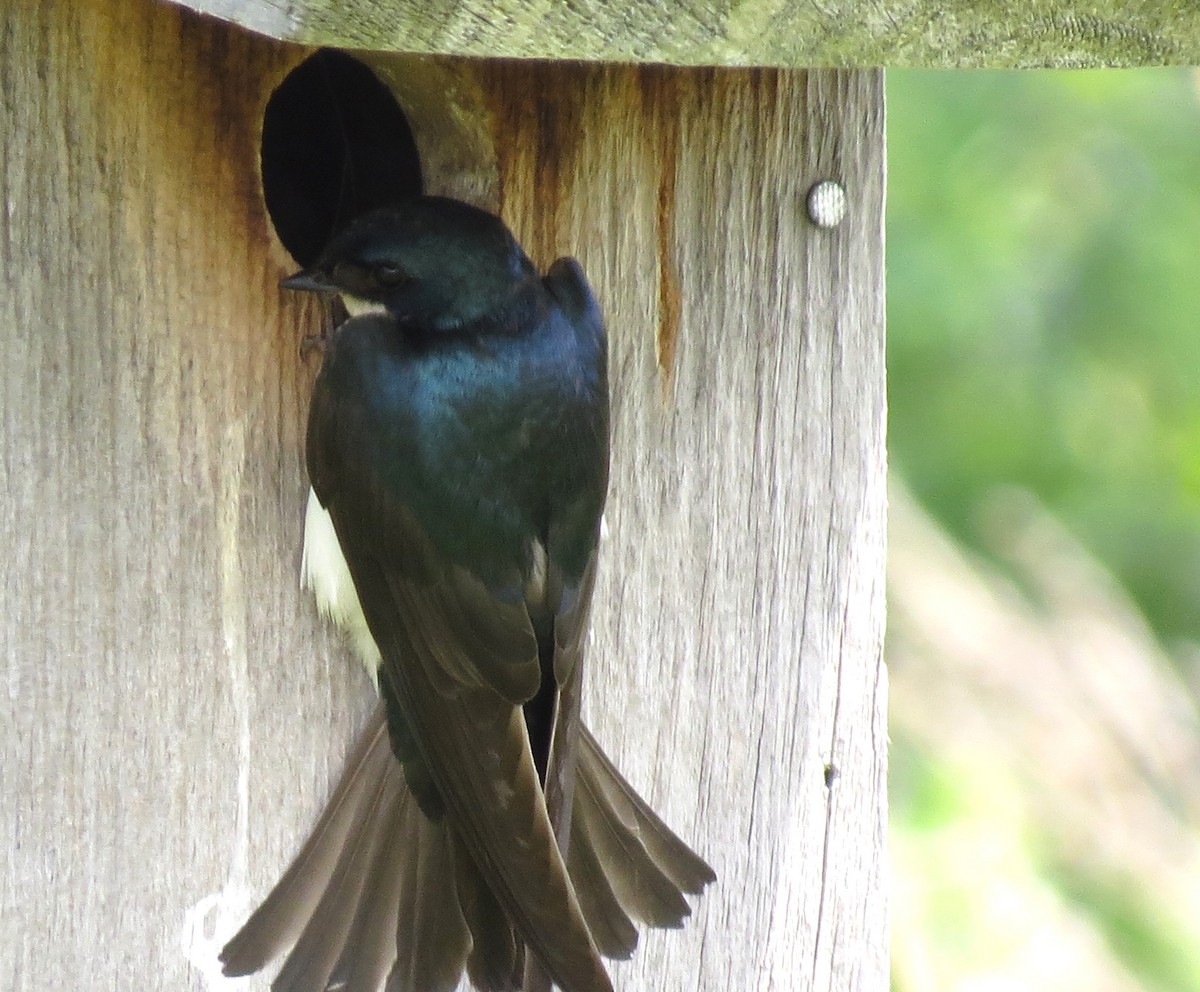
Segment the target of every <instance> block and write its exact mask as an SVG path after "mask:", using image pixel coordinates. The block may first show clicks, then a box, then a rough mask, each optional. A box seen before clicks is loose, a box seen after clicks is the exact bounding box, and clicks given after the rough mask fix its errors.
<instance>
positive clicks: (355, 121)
mask: <svg viewBox="0 0 1200 992" xmlns="http://www.w3.org/2000/svg"><path fill="white" fill-rule="evenodd" d="M261 155H262V180H263V197H264V198H265V200H266V205H267V212H268V213H269V214H270V216H271V221H272V222H273V223H274V225H275V231H276V233H277V234H278V235H279V240H280V241H281V242H283V246H284V247H285V248H286V249H287V250H288V251H289V252H290V253H291V255H292V257H293V258H294V259H295V260H296V262H297V263H299V264H300V265H301V266H307V265H311V264H312V263H313V262H314V261H315V260H316V258H317V256H318V255H319V254H320V252H321V249H322V248H323V247H324V246H325V244H326V243H327V242H328V241H329V239H330V237H332V236H333V234H335V233H336V232H337V231H339V230H340V229H341V228H342V227H344V226H345V225H346V224H347V223H348V222H349V221H350V220H352V219H353V218H354V217H356V216H357V215H358V214H361V213H362V212H363V211H365V210H370V209H371V208H372V207H379V206H384V205H387V204H391V203H396V202H398V201H401V200H404V199H408V198H409V197H413V196H419V195H420V193H421V190H422V180H421V163H420V159H419V157H418V155H417V147H416V144H415V143H414V142H413V136H412V130H411V128H410V127H409V124H408V120H407V119H406V118H405V116H404V111H402V110H401V109H400V105H399V104H398V103H397V102H396V99H395V97H394V96H393V95H392V92H391V90H389V89H388V88H387V87H386V86H384V84H383V83H381V82H380V81H379V79H378V78H377V77H376V76H375V74H374V73H373V72H372V71H371V70H370V69H368V68H367V67H366V66H365V65H363V64H362V63H361V62H359V61H358V60H357V59H354V58H352V57H351V56H349V55H346V54H345V53H344V52H339V51H335V50H333V49H328V48H323V49H321V50H320V51H318V52H316V53H314V54H313V55H312V56H310V57H309V58H307V59H305V61H304V62H302V63H301V64H300V65H299V66H297V67H296V68H295V69H293V70H292V72H291V73H289V74H288V76H287V78H286V79H284V81H283V82H282V83H280V84H279V87H278V89H276V90H275V92H274V93H272V94H271V98H270V100H268V101H267V109H266V112H265V114H264V116H263V134H262V153H261Z"/></svg>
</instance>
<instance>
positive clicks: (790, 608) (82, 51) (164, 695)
mask: <svg viewBox="0 0 1200 992" xmlns="http://www.w3.org/2000/svg"><path fill="white" fill-rule="evenodd" d="M0 17H2V18H3V24H2V25H0V44H2V45H3V51H0V83H2V85H3V88H4V93H5V101H4V104H3V105H4V107H5V111H4V113H5V119H4V121H3V132H4V135H5V140H4V142H3V145H2V146H0V148H2V151H0V155H2V158H0V182H2V185H3V188H4V190H5V196H6V213H5V215H4V218H3V225H2V231H3V241H2V242H0V286H2V287H3V288H2V290H0V327H2V328H3V329H4V330H3V334H4V338H5V347H4V356H5V358H4V363H3V366H2V369H0V376H2V381H0V390H2V393H0V404H2V405H0V409H2V411H3V418H4V421H3V422H4V434H3V459H2V461H0V473H2V474H0V488H2V490H3V501H2V502H0V513H2V514H3V517H2V519H3V537H2V549H3V553H4V554H5V556H6V557H7V559H8V560H9V563H10V564H9V568H8V569H7V570H6V572H5V577H4V580H3V583H2V584H0V589H2V590H3V592H2V594H0V597H2V598H0V616H2V617H3V620H2V621H0V637H2V638H3V642H2V647H3V651H4V657H5V659H6V664H7V669H6V672H7V679H6V688H7V693H6V694H5V696H4V697H3V703H2V704H0V712H2V713H3V721H4V732H3V737H2V739H0V777H2V781H3V787H4V793H5V801H4V803H3V806H2V807H0V809H2V812H0V837H4V838H6V843H5V850H6V852H7V860H6V870H5V871H4V872H3V874H2V876H0V911H2V913H3V919H4V923H5V927H4V939H3V954H2V955H0V962H2V964H0V984H2V985H3V987H5V988H11V989H14V990H18V992H26V990H30V992H32V990H38V992H41V990H44V989H71V990H74V989H80V988H95V989H109V988H124V987H127V986H128V985H129V984H130V982H134V983H136V985H137V987H138V988H140V989H147V990H154V989H164V990H165V989H172V990H176V989H180V988H209V989H219V988H225V987H227V986H226V984H225V983H224V982H222V981H221V980H219V979H216V978H214V977H213V969H215V964H214V961H213V956H214V954H215V950H216V948H217V947H218V946H219V944H220V942H221V941H222V940H223V938H224V937H225V936H227V935H228V934H229V932H231V930H232V929H233V928H234V927H235V926H236V925H237V923H239V922H240V920H241V918H242V916H243V914H244V913H245V912H246V911H247V910H248V908H249V906H250V904H251V902H252V900H254V899H256V898H258V897H260V896H261V895H262V894H263V893H264V892H265V891H266V889H267V887H268V886H269V884H270V883H271V882H272V881H273V880H274V878H275V877H276V876H277V874H278V872H279V871H280V870H281V869H282V867H283V866H284V865H285V864H286V862H287V860H288V859H289V858H290V856H291V855H292V853H294V851H295V849H296V846H297V844H298V843H299V841H300V839H301V837H302V834H303V831H304V830H305V829H306V827H307V826H308V825H309V824H310V823H311V821H312V818H313V817H314V816H315V813H316V811H317V809H318V807H319V804H320V802H321V801H322V799H323V798H324V796H325V794H326V791H327V789H328V786H329V781H330V778H331V777H332V776H334V775H335V774H336V773H337V771H338V770H339V768H340V760H341V756H342V755H343V754H344V753H345V751H346V749H347V748H348V746H349V745H350V744H351V741H352V737H353V732H354V728H355V726H356V725H357V724H358V722H359V721H360V720H361V719H362V718H363V717H365V715H366V712H367V710H368V709H369V707H370V705H371V695H372V694H371V690H370V688H369V686H368V684H367V682H366V679H365V676H363V675H362V674H361V673H360V672H357V671H355V669H354V665H353V662H352V661H351V659H350V656H349V652H347V651H345V650H344V649H343V647H342V646H341V645H340V644H338V643H337V642H336V640H334V639H332V638H329V637H327V636H326V634H325V633H324V632H323V631H322V629H321V626H320V623H319V621H318V620H317V618H316V616H315V615H314V611H313V609H312V608H311V606H310V605H309V604H308V603H306V602H304V601H303V600H302V599H301V597H300V595H299V591H298V589H297V581H296V570H297V566H298V557H299V550H298V549H299V544H300V522H301V513H302V507H303V496H304V486H305V482H304V476H303V468H302V464H301V457H300V449H301V434H302V429H303V416H304V408H305V404H306V398H307V391H308V388H309V383H310V380H311V375H312V373H313V368H312V366H311V364H304V363H302V362H301V361H300V359H299V357H298V355H297V344H298V341H299V338H300V335H301V334H302V333H303V332H304V331H305V330H308V329H311V328H312V326H313V325H312V319H313V318H314V317H315V314H314V313H313V312H312V311H308V310H304V309H303V308H302V307H301V306H299V305H297V304H296V303H295V302H294V301H291V300H285V299H284V298H283V297H282V296H281V295H280V294H279V293H278V292H277V291H276V289H275V285H274V283H275V280H276V279H277V278H278V276H279V275H280V274H282V273H283V272H285V271H287V270H288V269H289V267H290V263H289V261H288V259H287V258H286V256H285V253H284V252H283V250H282V249H281V248H280V247H279V246H278V244H277V243H276V242H275V240H274V237H273V235H272V234H271V228H270V223H269V220H268V218H267V217H266V215H265V212H264V208H263V206H262V202H261V196H260V192H259V188H258V182H257V178H256V176H257V168H258V128H259V122H260V119H261V113H262V108H263V106H264V105H265V101H266V98H267V96H268V94H269V92H270V90H271V88H272V87H273V86H274V85H275V84H276V83H277V82H278V80H279V79H280V78H282V76H283V74H284V73H285V72H286V71H287V69H288V68H290V67H291V66H292V65H294V64H296V63H297V62H298V61H299V60H300V59H301V58H302V57H303V56H304V54H305V53H304V52H303V51H301V50H299V49H295V48H289V47H287V46H281V45H278V44H276V43H272V42H268V41H265V40H262V39H255V38H253V37H250V36H248V35H245V34H243V33H241V32H239V31H237V30H236V29H232V28H229V27H226V26H223V25H219V24H216V23H214V22H206V21H203V20H200V19H197V18H196V17H194V16H193V15H190V14H186V13H184V12H181V11H179V10H178V9H175V8H172V7H169V6H162V5H158V4H149V3H147V4H143V3H138V2H134V3H129V4H108V3H105V2H104V0H84V2H80V3H77V4H74V5H61V4H60V5H40V4H34V3H32V2H30V3H24V4H20V5H17V6H16V9H11V8H6V9H5V10H4V12H3V14H0ZM381 58H382V57H381ZM386 58H387V63H386V66H384V65H383V64H382V63H378V64H379V65H380V66H381V68H384V69H386V72H385V73H384V74H385V75H387V76H388V77H389V78H390V79H392V80H393V82H394V84H395V85H396V88H397V91H398V92H401V93H402V94H408V95H409V98H411V99H412V100H413V103H412V104H411V105H410V107H409V109H410V110H411V111H413V116H414V118H416V121H415V123H416V124H417V125H418V126H417V132H418V140H419V142H420V143H421V144H422V151H423V154H424V156H425V160H426V162H427V163H428V162H430V161H438V162H440V163H441V165H440V167H439V170H438V171H437V173H436V174H434V175H431V180H432V181H431V185H432V186H433V187H434V188H435V189H445V190H453V191H457V192H464V191H465V192H467V193H470V192H471V191H474V195H476V196H478V197H480V198H482V200H483V201H484V202H486V203H487V204H488V205H490V206H493V207H499V208H500V209H502V211H503V213H504V214H505V216H506V217H507V218H508V220H509V221H510V222H511V223H512V225H513V226H514V228H515V230H516V231H517V234H518V236H519V237H520V238H521V239H522V240H523V241H524V243H525V244H526V245H527V246H528V248H529V249H530V251H531V253H533V254H534V255H535V257H536V258H537V259H538V261H539V262H541V263H543V264H544V263H548V262H549V261H550V260H551V259H552V258H553V257H555V255H557V254H560V253H562V252H565V251H571V252H574V253H576V254H577V255H578V256H579V257H580V258H581V260H582V261H583V262H584V264H585V266H586V267H587V269H588V271H589V273H590V275H591V277H592V279H593V281H594V283H595V285H596V288H597V291H598V293H599V295H600V297H601V299H602V301H603V302H604V304H605V306H606V309H607V313H608V318H609V323H610V326H611V335H612V366H613V388H614V397H613V400H614V428H615V438H614V446H615V463H614V476H613V486H612V496H611V504H610V510H609V513H608V522H607V537H606V538H605V547H604V555H605V558H604V564H603V575H602V581H601V586H600V589H599V592H598V597H597V609H596V620H595V622H596V631H595V638H594V643H593V653H592V656H591V669H590V676H589V678H590V685H589V693H588V699H587V702H586V704H585V706H586V708H587V710H588V713H589V716H590V719H591V722H592V723H593V724H594V726H595V729H596V732H597V735H598V736H599V737H600V738H601V740H602V741H603V742H604V743H605V744H606V746H609V747H610V748H611V751H612V753H613V755H614V757H615V758H616V759H617V760H618V762H619V764H621V766H622V767H623V768H624V769H625V770H626V771H627V772H628V774H629V777H630V778H631V780H632V781H633V782H634V783H635V784H636V785H638V786H639V787H641V788H644V789H645V790H646V792H647V794H648V795H649V796H650V797H651V798H652V799H653V800H654V801H655V803H656V804H657V805H658V807H659V808H660V810H661V811H662V812H663V814H664V816H665V817H666V819H667V820H668V821H669V822H671V823H672V824H673V825H674V826H675V827H676V828H677V829H678V830H679V831H680V833H681V834H682V835H683V836H685V837H687V838H688V839H689V840H691V841H693V842H694V843H695V845H696V846H697V848H698V849H699V850H700V851H701V852H702V853H704V854H705V855H706V856H707V857H708V858H709V859H710V860H711V861H712V863H713V865H714V867H715V868H716V869H717V871H718V873H719V875H720V880H719V882H718V885H717V886H716V887H715V888H713V889H710V893H709V895H707V896H706V897H705V898H704V899H703V900H702V902H701V904H700V909H699V913H698V916H697V918H696V919H695V920H694V921H693V922H692V924H691V925H689V927H688V928H686V929H685V930H683V931H682V932H680V933H670V934H661V933H659V934H652V935H650V936H648V937H647V938H645V939H644V941H643V947H642V949H641V950H640V951H639V953H638V955H637V957H636V958H635V960H634V961H633V962H632V963H631V964H629V965H622V966H618V967H617V968H615V969H614V970H615V977H616V980H617V982H618V985H619V987H620V988H623V989H655V990H664V992H666V990H683V989H687V990H691V989H703V990H713V992H716V990H721V992H724V990H725V989H728V988H758V989H779V990H791V989H795V988H797V987H805V988H812V989H837V990H839V992H840V990H844V989H865V990H883V989H884V988H885V987H886V983H887V968H886V946H885V944H886V941H885V919H884V917H885V901H886V900H885V894H884V889H885V881H884V876H883V850H884V829H885V781H884V774H885V757H886V755H885V751H886V744H885V742H886V734H885V729H884V711H885V688H884V679H883V670H882V666H881V660H880V652H881V639H882V623H883V557H884V536H883V526H884V525H883V520H884V492H885V490H884V449H883V437H884V401H883V381H884V376H883V315H882V278H883V276H882V273H883V256H882V204H883V130H882V128H883V122H882V95H881V79H880V74H879V73H877V72H865V73H812V74H805V73H802V72H776V71H754V72H746V71H731V70H721V71H708V70H706V71H686V72H685V71H678V70H669V69H664V68H654V69H638V68H633V67H625V68H615V67H601V66H590V67H589V66H550V65H539V64H528V63H525V64H521V63H517V64H499V63H487V62H478V61H472V60H461V61H455V60H437V61H434V62H430V61H428V60H412V59H408V60H406V59H404V58H401V57H396V56H392V57H386ZM431 72H433V73H435V74H441V75H438V76H437V78H439V79H445V80H447V81H448V82H449V81H452V82H453V84H454V85H453V86H452V87H450V89H452V91H453V93H452V99H453V100H454V101H455V105H456V107H457V108H458V110H459V111H460V112H461V114H463V115H466V117H467V118H469V119H470V120H469V121H468V122H467V123H463V122H462V121H460V122H459V124H458V125H455V126H456V127H458V128H459V130H460V131H461V133H459V132H456V133H455V134H454V135H451V136H447V137H444V138H443V139H439V138H438V137H437V129H436V126H435V125H436V118H437V107H436V95H437V91H438V87H431V86H429V85H425V84H422V83H421V80H428V78H430V77H429V75H428V74H429V73H431ZM413 94H416V96H413ZM421 94H424V95H423V96H422V95H421ZM451 116H452V115H449V114H448V115H447V117H446V118H445V119H446V120H447V121H449V120H450V117H451ZM481 122H482V123H481ZM439 140H444V141H446V142H448V143H449V144H450V145H451V146H452V147H451V148H450V149H449V150H447V149H442V152H441V154H440V155H439V153H438V149H437V148H435V147H434V146H435V145H436V144H437V143H438V141H439ZM472 149H474V151H472ZM480 149H484V150H485V152H486V151H487V150H488V149H490V152H487V153H486V154H485V153H484V152H481V151H480ZM489 155H490V157H489ZM478 156H481V157H482V159H483V160H477V157H478ZM826 176H834V177H837V178H839V179H841V180H842V181H843V182H844V183H845V185H846V189H847V192H848V195H849V201H850V212H849V215H848V217H847V219H846V220H845V221H844V222H843V224H842V225H841V226H840V227H838V228H836V229H833V230H829V231H825V230H818V229H816V228H814V227H812V226H811V225H810V224H809V223H808V221H807V220H806V218H805V207H804V197H805V193H806V191H807V189H808V187H809V185H810V184H811V183H812V182H813V181H814V180H816V179H819V178H824V177H826ZM827 769H830V770H831V771H830V774H829V775H828V778H829V780H830V782H831V785H830V786H829V787H827V786H826V778H827V774H826V773H827ZM201 923H204V924H206V926H199V924H201ZM189 927H190V928H191V929H189ZM189 959H190V963H189ZM206 969H208V970H207V971H206ZM228 987H233V986H228ZM237 987H244V988H253V989H258V988H265V987H266V982H265V981H264V980H262V979H254V980H253V981H251V982H250V983H248V984H245V985H239V986H237Z"/></svg>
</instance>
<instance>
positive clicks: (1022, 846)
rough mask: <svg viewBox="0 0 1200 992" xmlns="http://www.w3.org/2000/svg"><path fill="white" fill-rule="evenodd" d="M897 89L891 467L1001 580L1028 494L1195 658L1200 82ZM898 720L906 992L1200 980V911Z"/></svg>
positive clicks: (940, 80) (1065, 81)
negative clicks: (1022, 498) (1068, 839)
mask: <svg viewBox="0 0 1200 992" xmlns="http://www.w3.org/2000/svg"><path fill="white" fill-rule="evenodd" d="M887 96H888V146H889V147H888V186H889V191H888V197H889V201H888V228H887V238H888V336H889V345H888V352H889V353H888V368H889V385H888V388H889V405H890V437H889V450H890V454H891V459H892V464H893V467H894V469H895V470H896V471H897V472H898V474H899V475H900V476H901V477H902V478H903V479H904V481H905V483H906V484H907V485H908V487H910V488H911V490H912V491H913V492H914V494H915V495H916V497H917V498H918V499H919V501H920V502H921V504H922V505H923V506H924V507H925V509H926V510H928V511H929V512H930V513H932V514H933V515H934V516H935V517H936V518H937V519H938V520H939V521H940V522H941V524H942V525H944V526H945V527H946V528H947V529H948V530H949V531H950V533H951V534H952V535H953V536H954V537H955V538H956V539H957V540H958V541H960V542H962V543H963V544H964V545H965V546H966V547H967V548H968V549H971V550H972V551H974V552H975V553H977V554H981V555H984V556H985V557H987V558H989V560H991V561H992V562H993V564H999V565H1002V564H1003V563H1002V562H999V561H998V560H997V558H996V557H995V556H992V555H989V554H988V551H989V549H990V548H994V547H996V546H997V543H1002V540H1001V541H1000V542H998V541H997V539H996V534H995V533H994V530H995V528H997V527H998V526H1000V524H999V523H998V522H997V521H996V520H995V519H993V518H989V516H988V510H987V508H988V506H989V499H988V497H989V495H990V494H992V493H993V492H994V491H996V490H997V488H999V487H1004V486H1010V485H1016V486H1019V487H1022V488H1024V489H1028V490H1030V491H1032V492H1033V493H1034V494H1036V496H1037V497H1038V498H1039V500H1040V502H1041V503H1043V504H1044V505H1045V506H1046V507H1047V508H1048V509H1049V510H1050V512H1051V513H1052V514H1054V516H1055V517H1056V518H1057V519H1058V520H1060V521H1061V522H1062V523H1063V524H1064V525H1065V526H1066V528H1067V529H1068V530H1069V531H1070V532H1072V533H1073V534H1074V535H1075V536H1076V537H1077V538H1078V539H1079V540H1080V541H1081V542H1082V544H1083V545H1084V546H1085V547H1086V548H1087V549H1088V551H1090V552H1091V554H1093V555H1095V556H1096V558H1098V559H1099V560H1100V561H1101V562H1102V563H1103V564H1104V565H1105V566H1106V567H1107V568H1108V569H1109V570H1110V571H1111V572H1112V573H1113V574H1114V575H1115V576H1116V577H1117V578H1118V580H1119V581H1120V582H1121V583H1122V584H1123V585H1124V586H1125V587H1126V588H1127V589H1128V591H1129V592H1130V594H1131V596H1132V597H1133V599H1134V600H1135V601H1136V603H1137V606H1138V608H1139V609H1140V610H1141V611H1142V612H1144V614H1145V616H1146V618H1147V620H1148V621H1149V623H1150V624H1151V625H1152V627H1153V628H1154V631H1155V633H1156V634H1157V635H1158V637H1159V638H1161V639H1162V640H1163V641H1164V642H1165V643H1166V644H1168V645H1174V646H1175V647H1176V650H1175V651H1174V652H1173V654H1174V657H1175V658H1176V659H1179V658H1182V657H1185V656H1187V655H1188V654H1189V652H1188V651H1187V650H1185V649H1183V647H1182V646H1183V645H1184V644H1185V643H1186V642H1197V641H1200V74H1198V73H1197V72H1196V71H1194V70H1186V69H1162V70H1133V71H1114V70H1103V71H1088V72H1069V73H1068V72H1026V73H1015V72H1013V73H995V72H972V73H963V72H954V73H951V72H927V71H892V72H889V73H888V94H887ZM1017 578H1018V579H1019V577H1017ZM1191 657H1192V658H1193V663H1194V659H1196V658H1200V654H1197V653H1196V652H1195V651H1194V650H1192V651H1191ZM1176 663H1177V664H1182V663H1181V662H1178V661H1177V662H1176ZM910 676H911V673H906V672H905V671H904V670H903V669H902V666H896V667H895V668H894V672H893V680H894V681H896V682H897V683H898V682H899V680H901V679H903V678H905V677H910ZM1190 678H1191V680H1192V685H1193V686H1195V685H1198V684H1200V673H1195V672H1192V673H1190ZM897 688H899V686H897ZM916 716H917V719H923V720H925V721H926V722H930V721H933V722H937V721H938V720H939V719H940V718H939V715H938V714H937V713H933V712H930V713H927V714H923V715H922V714H917V715H916ZM893 727H894V736H895V742H894V748H893V777H892V804H893V813H892V815H893V824H892V859H893V865H894V894H893V903H894V919H895V933H894V940H893V953H894V960H895V969H894V986H895V988H896V989H897V990H899V992H967V990H970V992H976V990H987V992H996V990H1006V992H1007V990H1022V992H1028V990H1033V989H1037V990H1043V989H1046V990H1049V989H1057V988H1075V987H1079V988H1089V989H1103V990H1121V992H1124V990H1129V989H1137V990H1156V992H1157V990H1164V992H1165V990H1185V989H1190V990H1200V948H1198V947H1197V946H1195V940H1194V933H1195V925H1194V921H1193V920H1191V919H1190V918H1188V916H1189V914H1190V911H1191V910H1190V909H1189V907H1185V906H1175V907H1171V906H1168V905H1164V904H1163V899H1162V898H1161V893H1156V892H1154V891H1152V883H1151V882H1149V880H1145V879H1138V878H1136V877H1130V874H1131V873H1129V872H1126V873H1125V874H1124V875H1121V876H1120V877H1117V875H1116V873H1114V872H1112V871H1111V868H1101V867H1100V866H1098V865H1092V866H1089V864H1088V862H1087V852H1086V851H1083V852H1071V853H1070V856H1067V855H1065V854H1064V852H1062V851H1060V850H1056V849H1055V846H1054V843H1053V841H1052V840H1051V838H1052V836H1053V831H1052V830H1049V829H1046V828H1045V824H1040V825H1039V823H1038V821H1037V818H1036V817H1035V816H1033V815H1032V814H1031V813H1030V812H1029V809H1028V807H1027V804H1026V802H1025V800H1024V797H1023V795H1022V791H1021V789H1022V785H1021V782H1020V776H1019V775H1014V773H1013V771H1012V769H1011V768H1010V767H1005V765H1004V763H1003V761H1001V760H998V759H996V758H995V757H994V756H992V755H989V754H988V753H983V752H980V753H973V752H971V751H970V749H968V750H967V754H968V756H967V757H964V755H963V754H962V753H957V754H955V755H953V756H951V755H949V754H947V753H946V751H945V750H941V749H938V748H936V747H931V746H930V737H928V736H924V737H923V738H922V742H921V743H919V742H918V740H917V736H919V735H912V734H909V733H906V732H905V728H904V726H903V722H902V721H900V720H897V721H895V722H894V724H893ZM1144 843H1147V844H1152V843H1154V839H1153V838H1152V837H1147V838H1145V841H1144ZM1197 849H1198V850H1200V836H1198V838H1197ZM1180 870H1181V872H1184V873H1187V872H1190V871H1194V870H1195V865H1187V866H1184V865H1181V866H1180ZM1193 908H1194V907H1193ZM1172 911H1174V912H1175V914H1176V918H1172V917H1171V912H1172ZM1080 962H1087V963H1088V964H1087V965H1086V966H1084V965H1081V964H1080Z"/></svg>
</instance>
